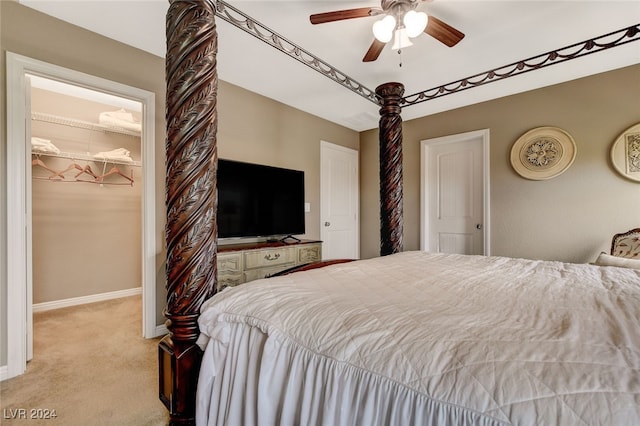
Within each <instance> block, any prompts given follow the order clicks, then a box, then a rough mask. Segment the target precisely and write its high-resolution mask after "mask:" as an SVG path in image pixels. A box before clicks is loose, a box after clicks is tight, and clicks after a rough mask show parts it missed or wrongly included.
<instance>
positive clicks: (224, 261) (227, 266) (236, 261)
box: [218, 252, 242, 274]
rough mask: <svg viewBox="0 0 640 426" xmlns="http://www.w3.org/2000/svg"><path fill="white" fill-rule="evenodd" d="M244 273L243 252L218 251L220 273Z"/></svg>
mask: <svg viewBox="0 0 640 426" xmlns="http://www.w3.org/2000/svg"><path fill="white" fill-rule="evenodd" d="M234 272H235V273H242V253H240V252H238V253H229V254H220V253H218V274H226V273H234Z"/></svg>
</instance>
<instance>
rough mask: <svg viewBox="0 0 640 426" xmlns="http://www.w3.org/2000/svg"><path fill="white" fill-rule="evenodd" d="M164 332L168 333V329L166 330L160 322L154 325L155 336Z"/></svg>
mask: <svg viewBox="0 0 640 426" xmlns="http://www.w3.org/2000/svg"><path fill="white" fill-rule="evenodd" d="M165 334H169V330H167V326H166V325H164V324H160V325H158V326H156V337H160V336H164V335H165Z"/></svg>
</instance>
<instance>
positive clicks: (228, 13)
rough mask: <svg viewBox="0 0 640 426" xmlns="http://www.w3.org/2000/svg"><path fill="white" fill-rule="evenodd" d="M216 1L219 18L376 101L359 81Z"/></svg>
mask: <svg viewBox="0 0 640 426" xmlns="http://www.w3.org/2000/svg"><path fill="white" fill-rule="evenodd" d="M215 3H216V14H217V15H218V17H220V18H221V19H224V20H225V21H227V22H229V23H230V24H232V25H234V26H236V27H238V28H240V29H241V30H243V31H245V32H247V33H249V34H251V35H252V36H254V37H256V38H258V39H259V40H261V41H263V42H265V43H267V44H268V45H270V46H272V47H275V48H276V49H278V50H279V51H281V52H283V53H285V54H287V55H289V56H290V57H292V58H293V59H295V60H296V61H299V62H301V63H303V64H305V65H306V66H308V67H310V68H312V69H314V70H316V71H318V72H319V73H320V74H322V75H324V76H325V77H328V78H330V79H332V80H333V81H335V82H337V83H339V84H341V85H342V86H344V87H346V88H347V89H349V90H351V91H352V92H354V93H357V94H358V95H360V96H362V97H363V98H365V99H367V100H368V101H371V102H373V103H376V104H377V103H378V100H377V99H376V96H375V94H374V93H373V91H372V90H371V89H367V88H366V87H365V86H364V85H362V84H361V83H358V82H357V81H356V80H354V79H353V78H351V77H349V76H348V75H346V74H345V73H343V72H342V71H339V70H338V69H336V68H334V67H332V66H331V65H329V64H328V63H327V62H325V61H323V60H322V59H320V58H318V57H317V56H315V55H313V54H312V53H310V52H309V51H307V50H305V49H303V48H302V47H300V46H298V45H297V44H295V43H293V42H292V41H290V40H288V39H286V38H285V37H283V36H282V35H280V34H278V33H276V32H275V31H273V30H272V29H270V28H268V27H267V26H265V25H263V24H261V23H260V22H258V21H256V20H255V19H253V18H251V17H250V16H248V15H247V14H245V13H243V12H241V11H240V10H238V9H236V8H235V7H233V6H231V5H230V4H228V3H225V2H224V1H222V0H218V1H216V2H215Z"/></svg>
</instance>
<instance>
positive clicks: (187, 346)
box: [158, 0, 218, 425]
mask: <svg viewBox="0 0 640 426" xmlns="http://www.w3.org/2000/svg"><path fill="white" fill-rule="evenodd" d="M166 25H167V27H166V36H167V55H166V80H167V95H166V96H167V99H166V118H167V140H166V154H167V158H166V168H167V174H166V209H167V225H166V239H167V307H166V310H165V316H166V318H167V329H168V330H169V335H168V336H167V337H165V338H164V339H163V340H162V341H161V342H160V344H159V347H158V360H159V375H160V377H159V388H160V389H159V390H160V400H161V401H162V402H163V403H164V404H165V405H166V406H167V408H168V409H169V413H170V416H171V420H170V424H172V425H178V424H195V406H196V404H195V402H196V388H197V382H198V372H199V370H200V362H201V358H202V352H201V350H200V348H199V347H198V346H197V345H196V344H195V342H196V340H197V338H198V334H199V329H198V323H197V320H198V314H199V312H200V305H202V303H203V302H204V301H205V300H206V299H207V298H209V297H211V296H212V295H213V294H214V292H215V288H216V286H215V284H216V275H217V267H216V246H217V237H216V235H217V226H216V207H217V206H216V199H217V194H216V191H217V190H216V171H217V162H218V156H217V147H216V132H217V122H218V120H217V119H218V114H217V93H218V75H217V62H216V55H217V51H218V35H217V32H216V23H215V6H214V4H213V2H211V1H184V0H171V3H170V6H169V10H168V12H167V22H166Z"/></svg>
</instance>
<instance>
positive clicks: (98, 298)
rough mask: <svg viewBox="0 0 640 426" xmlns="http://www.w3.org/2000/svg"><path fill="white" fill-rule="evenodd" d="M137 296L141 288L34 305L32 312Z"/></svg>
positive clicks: (140, 292)
mask: <svg viewBox="0 0 640 426" xmlns="http://www.w3.org/2000/svg"><path fill="white" fill-rule="evenodd" d="M139 294H142V287H134V288H128V289H126V290H118V291H112V292H109V293H100V294H91V295H89V296H81V297H73V298H71V299H62V300H54V301H52V302H43V303H34V304H33V312H44V311H50V310H52V309H60V308H67V307H69V306H76V305H84V304H85V303H94V302H102V301H104V300H111V299H119V298H121V297H129V296H136V295H139Z"/></svg>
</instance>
